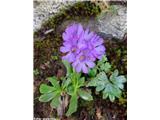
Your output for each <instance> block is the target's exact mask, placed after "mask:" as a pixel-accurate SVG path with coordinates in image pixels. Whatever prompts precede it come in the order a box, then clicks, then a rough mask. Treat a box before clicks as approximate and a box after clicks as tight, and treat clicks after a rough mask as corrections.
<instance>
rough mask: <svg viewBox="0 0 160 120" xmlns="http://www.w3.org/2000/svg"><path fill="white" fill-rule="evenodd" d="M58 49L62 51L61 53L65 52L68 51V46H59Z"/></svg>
mask: <svg viewBox="0 0 160 120" xmlns="http://www.w3.org/2000/svg"><path fill="white" fill-rule="evenodd" d="M60 51H61V52H62V53H66V52H69V51H70V49H69V48H68V47H63V46H62V47H60Z"/></svg>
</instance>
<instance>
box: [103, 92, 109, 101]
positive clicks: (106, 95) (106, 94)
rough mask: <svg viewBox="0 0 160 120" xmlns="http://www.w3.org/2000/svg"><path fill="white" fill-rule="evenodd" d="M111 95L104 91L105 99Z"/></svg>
mask: <svg viewBox="0 0 160 120" xmlns="http://www.w3.org/2000/svg"><path fill="white" fill-rule="evenodd" d="M108 96H109V94H108V93H106V92H105V91H103V99H106V98H107V97H108Z"/></svg>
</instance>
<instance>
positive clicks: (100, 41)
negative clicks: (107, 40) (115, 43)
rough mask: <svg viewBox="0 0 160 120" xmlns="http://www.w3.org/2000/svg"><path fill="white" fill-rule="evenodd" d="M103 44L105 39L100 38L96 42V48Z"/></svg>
mask: <svg viewBox="0 0 160 120" xmlns="http://www.w3.org/2000/svg"><path fill="white" fill-rule="evenodd" d="M102 43H103V39H102V38H100V39H98V40H97V41H96V42H95V44H94V45H95V47H97V46H99V45H101V44H102Z"/></svg>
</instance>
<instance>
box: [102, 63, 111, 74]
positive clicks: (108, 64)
mask: <svg viewBox="0 0 160 120" xmlns="http://www.w3.org/2000/svg"><path fill="white" fill-rule="evenodd" d="M110 68H111V65H110V63H108V62H106V63H105V64H102V65H101V66H100V69H101V70H102V71H105V72H106V73H107V72H108V71H109V70H110Z"/></svg>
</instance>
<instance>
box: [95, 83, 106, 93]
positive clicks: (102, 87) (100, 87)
mask: <svg viewBox="0 0 160 120" xmlns="http://www.w3.org/2000/svg"><path fill="white" fill-rule="evenodd" d="M104 88H105V86H103V85H99V86H97V87H96V91H97V92H99V91H101V90H103V89H104Z"/></svg>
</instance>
